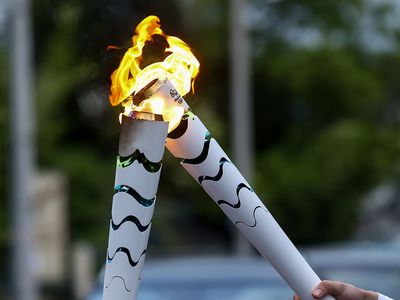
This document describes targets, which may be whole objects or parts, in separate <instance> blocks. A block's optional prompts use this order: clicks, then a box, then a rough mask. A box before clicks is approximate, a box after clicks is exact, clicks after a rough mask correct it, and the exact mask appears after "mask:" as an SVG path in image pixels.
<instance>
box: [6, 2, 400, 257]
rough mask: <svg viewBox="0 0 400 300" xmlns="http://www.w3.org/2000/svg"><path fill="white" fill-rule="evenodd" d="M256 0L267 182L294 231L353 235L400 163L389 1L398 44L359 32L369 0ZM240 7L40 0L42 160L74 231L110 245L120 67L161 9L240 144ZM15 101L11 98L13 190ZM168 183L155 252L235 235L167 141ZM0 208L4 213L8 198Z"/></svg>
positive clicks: (219, 126)
mask: <svg viewBox="0 0 400 300" xmlns="http://www.w3.org/2000/svg"><path fill="white" fill-rule="evenodd" d="M250 4H251V7H252V10H250V12H251V13H253V14H254V18H253V17H251V18H250V19H251V21H252V22H253V23H252V22H250V23H252V34H253V38H254V39H253V40H254V43H253V50H254V51H253V57H252V58H253V80H252V82H253V87H254V89H253V90H254V106H255V109H254V112H255V114H254V123H255V138H256V146H257V147H256V151H257V153H256V159H257V163H256V170H255V172H256V190H257V192H258V193H259V194H260V196H261V197H262V198H263V199H266V204H267V206H268V207H269V208H270V210H271V212H272V213H273V214H274V215H275V216H276V218H277V219H278V221H279V223H280V224H281V225H282V227H283V228H284V229H285V230H286V231H287V232H288V233H289V236H291V237H292V238H293V239H294V241H295V242H297V243H311V242H325V241H337V240H343V239H347V238H350V237H351V235H352V231H353V229H354V226H355V224H356V222H357V210H358V208H359V205H360V201H361V199H362V197H363V195H365V193H366V192H368V191H369V190H370V189H371V188H373V187H374V186H375V185H377V184H379V183H380V182H382V181H385V180H388V179H390V178H392V177H394V176H395V175H396V172H397V165H398V161H399V158H398V153H399V150H400V149H399V147H400V145H399V130H398V129H399V119H398V113H399V95H400V89H399V86H400V85H399V78H400V76H399V75H400V56H399V54H398V50H399V38H400V35H399V31H398V30H399V29H397V31H395V30H394V29H388V28H387V26H386V23H385V15H386V14H388V13H390V10H387V9H385V6H384V5H382V6H380V7H379V9H378V8H376V9H375V10H374V12H373V14H372V18H374V22H376V24H378V25H379V26H378V25H377V26H378V27H379V30H378V32H379V34H381V35H385V34H387V35H391V36H394V37H395V41H394V46H393V49H391V50H390V51H370V50H369V49H368V48H367V47H365V45H363V44H362V43H361V42H360V38H359V30H360V20H361V19H362V18H361V16H362V14H363V13H364V12H365V11H366V10H367V9H368V7H367V4H366V2H364V1H359V0H353V1H344V0H343V1H331V2H323V1H305V0H304V1H295V2H294V1H284V2H277V3H276V4H268V3H267V2H265V1H261V0H254V1H250ZM228 7H229V2H228V1H227V0H224V1H211V0H202V1H200V0H195V1H176V2H171V1H168V2H166V1H161V0H160V1H127V0H120V1H105V0H96V1H94V0H88V1H77V0H68V1H67V0H57V1H48V0H35V1H33V11H34V27H33V29H34V41H35V53H34V63H35V76H36V77H35V87H36V93H35V96H36V105H35V107H36V115H37V142H38V145H37V146H38V163H39V166H40V168H55V169H60V170H62V171H64V172H65V173H66V175H67V176H68V178H69V199H70V211H69V216H70V222H71V237H72V239H73V240H76V239H89V240H90V241H92V242H93V243H95V244H96V245H98V247H99V248H100V249H104V251H105V247H104V245H105V244H106V240H107V233H108V218H109V215H110V210H111V199H112V193H113V190H112V187H113V177H114V166H115V155H116V153H117V152H116V149H117V141H118V129H119V125H118V122H117V119H118V114H119V112H120V109H119V108H114V107H111V106H110V105H109V103H108V99H107V91H108V85H109V76H110V74H111V72H112V70H114V69H115V68H116V67H117V66H118V63H119V60H120V59H121V57H122V55H123V53H124V51H125V50H126V48H127V47H129V46H130V43H131V36H132V34H133V30H134V27H135V26H136V24H137V23H138V22H139V21H140V20H141V19H142V18H143V17H145V16H147V15H149V14H156V15H158V16H159V17H160V18H161V22H162V26H163V28H164V29H165V31H166V32H167V33H168V34H171V35H178V36H180V37H181V38H183V39H184V40H185V41H187V42H188V43H189V44H190V45H191V46H192V47H193V50H194V52H195V55H196V56H197V57H198V58H199V60H200V63H201V71H200V75H199V78H198V79H197V81H196V94H195V95H188V96H187V97H186V98H187V100H188V102H189V103H190V104H191V106H192V108H193V109H194V110H195V111H196V113H197V114H198V115H199V116H200V117H201V119H202V120H203V122H204V123H205V124H207V126H208V127H209V129H210V130H211V132H213V135H214V136H215V137H216V138H217V139H218V141H219V142H220V143H221V144H222V145H223V147H224V148H226V149H228V151H227V152H228V153H229V147H228V146H229V141H228V138H227V137H228V133H229V115H228V111H229V110H228V109H227V105H229V99H228V95H229V82H228V78H229V76H228V75H229V61H228V57H229V48H228V44H229V41H228V36H229V34H228V33H229V20H228V18H229V9H228ZM293 28H294V29H296V30H302V29H304V30H305V31H303V32H302V33H296V34H295V36H296V38H299V36H300V37H302V36H303V40H304V39H306V38H308V37H309V36H312V33H315V32H318V33H319V36H320V38H319V40H318V42H316V43H314V44H310V45H304V43H302V39H301V38H300V39H299V41H296V39H293V38H292V37H293V35H287V33H288V32H291V30H293ZM310 29H312V33H310V32H309V31H307V30H310ZM108 45H116V46H119V47H121V50H107V46H108ZM1 51H2V55H1V61H0V63H1V65H0V66H1V68H0V72H1V74H2V76H1V80H0V93H1V96H2V97H3V98H7V85H8V81H7V72H6V71H5V70H6V69H7V68H6V66H7V63H6V61H7V55H6V53H5V51H6V49H5V47H4V46H2V49H1ZM3 52H4V53H3ZM7 110H8V103H7V102H6V101H2V102H0V126H1V136H0V138H1V148H0V153H1V157H0V167H1V169H2V172H1V180H0V193H1V197H3V198H5V197H6V183H7V181H6V180H7V172H6V168H7V157H8V156H9V149H8V146H7V145H8V143H7V135H8V132H9V131H8V130H9V128H8V125H7V124H8V116H9V113H7ZM161 182H162V184H161V185H160V192H159V196H158V203H157V209H156V212H155V214H156V217H155V218H154V226H153V228H152V236H151V239H152V242H153V243H154V244H155V245H156V246H159V248H157V247H155V248H153V249H154V252H162V251H164V252H163V253H165V252H168V251H174V249H175V248H173V247H172V245H180V246H181V247H182V246H192V245H196V246H200V245H202V244H205V243H216V244H222V245H224V246H225V247H228V246H227V245H228V243H229V241H230V233H229V230H228V229H227V226H226V224H225V221H224V218H223V215H222V213H221V212H220V211H219V209H218V207H217V206H216V205H214V204H212V202H211V200H209V199H208V197H207V196H206V195H205V193H204V192H203V191H202V190H201V188H200V187H199V186H197V185H196V184H195V182H194V181H193V180H192V179H191V178H190V177H189V176H188V175H187V174H186V173H185V172H184V171H183V170H182V168H180V167H179V165H178V161H177V160H175V159H173V158H172V157H171V155H169V154H168V153H166V155H165V164H164V168H163V173H162V178H161ZM1 205H4V204H3V203H2V204H1ZM0 220H1V221H0V222H2V224H3V225H5V220H6V218H5V208H4V207H1V210H0ZM5 228H6V226H1V231H0V242H1V243H3V244H5V243H6V241H7V238H6V231H5ZM221 236H222V237H224V238H221Z"/></svg>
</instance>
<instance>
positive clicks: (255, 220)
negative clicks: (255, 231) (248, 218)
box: [235, 205, 268, 228]
mask: <svg viewBox="0 0 400 300" xmlns="http://www.w3.org/2000/svg"><path fill="white" fill-rule="evenodd" d="M259 208H261V209H262V210H263V211H265V212H268V210H266V209H265V208H264V207H262V206H260V205H258V206H256V208H254V210H253V218H254V224H253V225H249V224H247V223H244V222H240V221H239V222H235V225H238V224H244V225H246V226H249V227H251V228H254V227H256V226H257V218H256V211H257V209H259Z"/></svg>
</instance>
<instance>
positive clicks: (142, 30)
mask: <svg viewBox="0 0 400 300" xmlns="http://www.w3.org/2000/svg"><path fill="white" fill-rule="evenodd" d="M135 33H136V34H135V35H134V36H133V37H132V43H133V45H132V47H130V48H129V49H128V50H127V51H126V53H125V55H124V56H123V58H122V60H121V62H120V65H119V67H118V68H117V69H116V70H115V71H114V72H113V73H112V75H111V89H110V91H111V93H110V96H109V100H110V102H111V104H112V105H113V106H116V105H118V104H122V105H123V106H124V107H125V114H129V113H130V112H131V111H133V110H134V111H146V112H153V113H157V114H162V115H163V116H164V119H166V118H167V120H168V121H170V120H171V119H174V120H178V121H174V122H175V123H176V122H177V124H174V125H172V124H171V123H172V122H171V121H170V130H172V129H173V128H174V127H176V126H177V125H178V124H179V120H180V117H181V116H182V114H183V111H184V109H183V108H177V107H176V106H173V107H170V106H169V105H165V103H164V104H161V102H163V99H153V98H151V97H150V95H151V94H152V93H154V92H155V91H156V90H157V89H158V88H159V87H160V86H161V85H162V84H164V83H166V82H167V81H168V80H169V81H171V84H172V85H173V86H174V87H175V89H176V91H177V92H178V93H179V95H181V96H184V95H185V94H187V93H188V92H189V91H190V90H192V91H194V79H195V77H196V76H197V74H198V73H199V67H200V63H199V62H198V60H197V59H196V57H195V56H194V55H193V53H192V51H191V49H190V47H189V46H188V45H187V44H186V43H185V42H184V41H182V40H181V39H180V38H178V37H175V36H169V35H167V34H165V33H164V32H163V31H162V29H161V23H160V19H159V17H157V16H155V15H150V16H147V17H146V18H144V19H143V20H142V21H141V22H140V23H139V25H137V27H136V29H135ZM154 35H161V36H163V37H164V38H165V40H166V42H167V44H168V46H167V47H166V48H165V49H164V53H165V54H168V55H167V56H166V57H165V59H164V60H163V61H159V62H155V63H152V64H150V65H147V66H146V67H144V68H141V67H140V62H141V61H142V58H143V48H144V46H145V45H146V43H147V42H149V41H152V40H153V36H154ZM157 82H159V84H157ZM146 91H148V92H146ZM150 98H151V99H150ZM160 100H161V102H160ZM178 116H179V118H178Z"/></svg>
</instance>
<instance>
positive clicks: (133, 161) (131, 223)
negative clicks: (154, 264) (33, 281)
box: [103, 117, 168, 300]
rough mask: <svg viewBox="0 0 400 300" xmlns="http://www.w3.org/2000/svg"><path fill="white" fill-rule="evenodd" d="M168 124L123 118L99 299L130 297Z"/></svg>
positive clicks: (133, 292)
mask: <svg viewBox="0 0 400 300" xmlns="http://www.w3.org/2000/svg"><path fill="white" fill-rule="evenodd" d="M167 130H168V123H166V122H160V121H150V120H136V119H131V118H127V117H124V118H123V120H122V128H121V134H120V140H119V156H118V160H117V167H116V176H115V186H114V190H115V194H114V196H113V204H112V218H111V221H110V230H109V241H108V250H107V262H106V268H105V276H104V287H103V300H116V299H118V300H134V299H136V297H137V291H138V288H139V282H140V276H141V272H142V268H143V264H144V258H145V255H146V248H147V243H148V239H149V233H150V228H151V219H152V216H153V210H154V205H155V199H156V192H157V188H158V182H159V178H160V172H161V163H160V161H161V159H162V156H163V153H164V148H165V139H166V137H167Z"/></svg>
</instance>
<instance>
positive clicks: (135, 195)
mask: <svg viewBox="0 0 400 300" xmlns="http://www.w3.org/2000/svg"><path fill="white" fill-rule="evenodd" d="M114 190H115V192H116V193H127V194H129V195H131V196H132V197H133V198H135V199H136V201H137V202H139V203H140V204H142V205H143V206H145V207H149V206H151V205H152V204H153V203H154V200H156V197H153V198H151V199H146V198H144V197H142V196H141V195H140V194H139V193H138V192H137V191H136V190H135V189H134V188H132V187H130V186H128V185H118V186H116V187H115V188H114Z"/></svg>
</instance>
